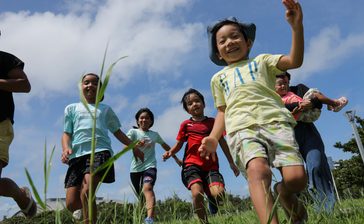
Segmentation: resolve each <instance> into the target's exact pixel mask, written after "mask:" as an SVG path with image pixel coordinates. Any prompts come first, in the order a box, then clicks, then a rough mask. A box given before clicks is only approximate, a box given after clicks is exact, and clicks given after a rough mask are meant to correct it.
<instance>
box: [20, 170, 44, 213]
mask: <svg viewBox="0 0 364 224" xmlns="http://www.w3.org/2000/svg"><path fill="white" fill-rule="evenodd" d="M25 174H26V176H27V179H28V181H29V184H30V187H31V188H32V191H33V194H34V197H35V200H36V201H37V203H38V204H39V205H40V207H41V208H42V209H44V210H46V207H47V206H46V204H45V203H44V202H43V201H42V199H41V198H40V196H39V193H38V191H37V188H36V187H35V185H34V183H33V179H32V178H31V176H30V174H29V172H28V169H27V168H25Z"/></svg>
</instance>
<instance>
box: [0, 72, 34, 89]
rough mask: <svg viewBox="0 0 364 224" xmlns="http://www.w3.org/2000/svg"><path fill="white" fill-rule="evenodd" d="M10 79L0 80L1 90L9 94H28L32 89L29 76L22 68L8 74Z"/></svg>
mask: <svg viewBox="0 0 364 224" xmlns="http://www.w3.org/2000/svg"><path fill="white" fill-rule="evenodd" d="M8 78H9V79H0V89H1V90H4V91H7V92H24V93H28V92H29V91H30V89H31V87H30V83H29V80H28V77H27V75H26V74H25V73H24V71H23V70H22V69H21V68H14V69H12V70H10V71H9V73H8Z"/></svg>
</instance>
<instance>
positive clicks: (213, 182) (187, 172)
mask: <svg viewBox="0 0 364 224" xmlns="http://www.w3.org/2000/svg"><path fill="white" fill-rule="evenodd" d="M181 175H182V182H183V184H184V185H185V187H186V188H187V189H188V190H191V186H192V184H194V183H202V186H203V188H204V192H205V194H206V195H207V196H210V195H211V193H210V187H211V186H221V187H223V188H224V187H225V183H224V178H223V177H222V175H221V173H220V172H219V171H218V170H210V171H204V170H202V169H201V168H200V167H198V166H194V165H192V166H187V167H184V168H183V169H182V173H181Z"/></svg>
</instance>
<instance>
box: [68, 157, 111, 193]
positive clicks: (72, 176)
mask: <svg viewBox="0 0 364 224" xmlns="http://www.w3.org/2000/svg"><path fill="white" fill-rule="evenodd" d="M110 157H111V154H110V152H109V151H102V152H97V153H95V158H94V169H97V168H98V167H99V166H101V165H102V164H104V163H105V162H106V161H107V160H108V159H109V158H110ZM68 165H69V167H68V170H67V174H66V178H65V180H64V185H65V188H69V187H78V186H81V184H82V181H83V177H84V176H85V174H88V173H90V155H84V156H81V157H77V158H73V159H71V160H70V161H69V162H68ZM106 169H107V168H105V169H103V170H101V171H99V172H98V173H97V174H96V175H97V176H98V177H100V178H101V177H102V176H103V175H104V174H105V172H106ZM102 182H103V183H113V182H115V170H114V164H113V165H112V167H111V168H110V170H109V171H108V173H107V174H106V177H105V179H104V180H103V181H102Z"/></svg>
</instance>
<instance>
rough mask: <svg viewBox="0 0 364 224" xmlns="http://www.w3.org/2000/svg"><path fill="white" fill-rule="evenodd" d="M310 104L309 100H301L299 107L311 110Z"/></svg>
mask: <svg viewBox="0 0 364 224" xmlns="http://www.w3.org/2000/svg"><path fill="white" fill-rule="evenodd" d="M312 106H313V105H312V103H311V101H310V100H303V101H302V102H300V104H299V109H300V111H307V110H311V109H312Z"/></svg>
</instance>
